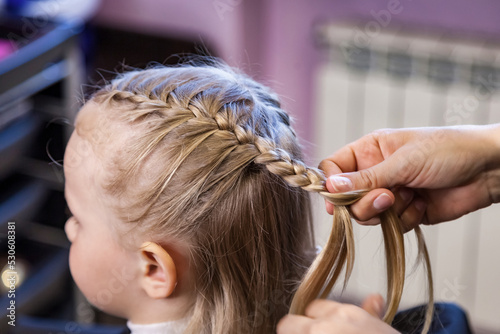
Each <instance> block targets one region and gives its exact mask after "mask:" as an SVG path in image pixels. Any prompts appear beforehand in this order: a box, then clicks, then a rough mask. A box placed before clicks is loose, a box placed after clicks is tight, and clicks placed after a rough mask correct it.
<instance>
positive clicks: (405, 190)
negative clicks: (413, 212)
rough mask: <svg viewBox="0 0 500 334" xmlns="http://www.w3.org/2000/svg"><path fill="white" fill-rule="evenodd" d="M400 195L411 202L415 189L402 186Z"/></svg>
mask: <svg viewBox="0 0 500 334" xmlns="http://www.w3.org/2000/svg"><path fill="white" fill-rule="evenodd" d="M399 196H400V197H401V198H402V199H403V201H405V202H409V201H410V200H411V198H412V197H413V191H411V190H410V189H408V188H402V189H401V190H400V191H399Z"/></svg>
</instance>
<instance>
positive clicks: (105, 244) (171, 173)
mask: <svg viewBox="0 0 500 334" xmlns="http://www.w3.org/2000/svg"><path fill="white" fill-rule="evenodd" d="M65 173H66V181H67V183H66V196H67V199H68V204H69V206H70V209H71V210H72V211H73V214H74V215H75V217H76V219H70V220H69V221H68V223H67V224H66V225H67V226H66V230H67V234H68V237H69V239H70V240H71V241H72V248H71V255H70V265H71V271H72V274H73V276H74V278H75V281H76V283H77V284H78V285H79V287H80V289H81V290H82V291H83V293H84V294H85V295H86V297H87V298H88V299H89V300H90V301H91V302H92V303H94V304H95V305H96V306H98V307H101V308H102V309H104V310H105V311H108V312H111V313H114V314H116V315H119V316H123V317H127V318H129V319H131V320H132V321H133V322H138V323H148V322H161V321H166V320H173V319H176V318H177V319H178V318H182V317H186V316H189V317H191V318H190V319H191V321H190V324H189V328H188V329H189V330H190V331H193V332H207V333H212V332H213V333H221V332H227V333H247V332H255V333H265V332H271V331H272V330H273V328H274V326H275V324H276V322H277V321H278V320H279V318H280V317H282V316H283V315H284V314H285V313H286V312H287V310H288V308H289V305H290V300H291V297H292V294H293V292H294V291H295V289H296V287H297V285H298V283H299V281H300V279H301V277H302V275H303V274H304V272H305V271H306V269H307V267H308V265H309V264H310V262H309V257H308V256H307V254H308V251H309V250H311V248H312V236H311V229H310V227H311V226H310V223H311V222H310V212H309V198H308V194H307V193H306V191H305V190H304V189H307V188H308V187H312V188H314V187H316V188H318V189H323V188H322V187H323V186H322V185H321V182H322V181H323V177H322V175H321V174H320V173H319V172H317V171H316V170H315V169H310V168H307V167H306V166H305V165H304V164H303V162H302V155H301V152H300V148H299V145H298V142H297V138H296V137H295V134H294V132H293V130H292V129H291V127H290V119H289V116H288V115H287V114H286V113H285V112H284V111H283V110H282V109H280V104H279V102H278V100H277V98H276V96H275V95H274V94H273V93H271V92H270V91H269V90H268V89H267V88H265V87H264V86H262V85H260V84H258V83H256V82H255V81H253V80H251V79H250V78H248V77H246V76H245V75H242V74H239V73H235V72H234V71H232V70H231V69H228V68H227V67H225V66H223V65H220V64H219V65H216V66H208V65H205V66H191V65H187V66H182V67H169V68H167V67H158V68H152V69H148V70H143V71H134V72H129V73H125V74H122V75H120V76H119V77H118V78H117V79H115V80H114V81H113V82H112V83H111V84H109V85H107V86H105V87H104V88H102V89H101V90H100V91H98V92H97V93H96V94H95V95H94V96H93V97H92V99H91V100H90V101H88V102H87V103H86V104H85V106H84V107H83V108H82V110H81V111H80V114H79V116H78V119H77V122H76V131H75V133H74V134H73V136H72V138H71V140H70V143H69V144H68V149H67V151H66V156H65ZM77 220H78V221H77Z"/></svg>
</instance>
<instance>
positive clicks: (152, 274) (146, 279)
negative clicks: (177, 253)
mask: <svg viewBox="0 0 500 334" xmlns="http://www.w3.org/2000/svg"><path fill="white" fill-rule="evenodd" d="M140 252H141V258H142V260H143V261H142V262H141V266H142V276H141V285H142V288H143V289H144V291H146V293H147V294H148V296H149V297H151V298H154V299H160V298H167V297H168V296H170V295H171V294H172V292H174V289H175V286H176V285H177V271H176V269H175V263H174V261H173V260H172V257H171V256H170V255H169V254H168V252H167V251H166V250H165V249H164V248H163V247H162V246H160V245H158V244H157V243H154V242H145V243H143V244H142V246H141V248H140Z"/></svg>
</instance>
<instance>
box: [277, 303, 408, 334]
mask: <svg viewBox="0 0 500 334" xmlns="http://www.w3.org/2000/svg"><path fill="white" fill-rule="evenodd" d="M383 308H384V300H383V298H382V296H380V295H370V296H368V297H367V298H366V299H365V301H364V302H363V305H362V306H361V307H357V306H354V305H349V304H341V303H338V302H334V301H331V300H315V301H313V302H312V303H311V304H309V306H308V307H307V309H306V311H305V316H300V315H287V316H286V317H284V318H283V319H282V320H281V321H280V322H279V324H278V327H277V333H278V334H295V333H297V334H299V333H300V334H321V333H325V334H327V333H328V334H330V333H332V334H333V333H343V334H355V333H366V332H367V331H368V330H369V332H370V333H374V334H393V333H398V332H397V331H396V330H395V329H393V328H392V327H391V326H389V325H388V324H386V323H384V322H383V321H382V320H380V319H381V317H382V316H383V313H384V310H383Z"/></svg>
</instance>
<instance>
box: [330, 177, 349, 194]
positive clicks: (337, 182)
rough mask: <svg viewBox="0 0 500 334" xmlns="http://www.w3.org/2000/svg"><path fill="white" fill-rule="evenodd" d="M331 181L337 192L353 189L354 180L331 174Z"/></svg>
mask: <svg viewBox="0 0 500 334" xmlns="http://www.w3.org/2000/svg"><path fill="white" fill-rule="evenodd" d="M329 180H330V183H331V185H332V187H333V189H335V191H336V192H345V191H349V190H352V189H353V185H352V181H351V180H349V179H348V178H347V177H343V176H330V177H329Z"/></svg>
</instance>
